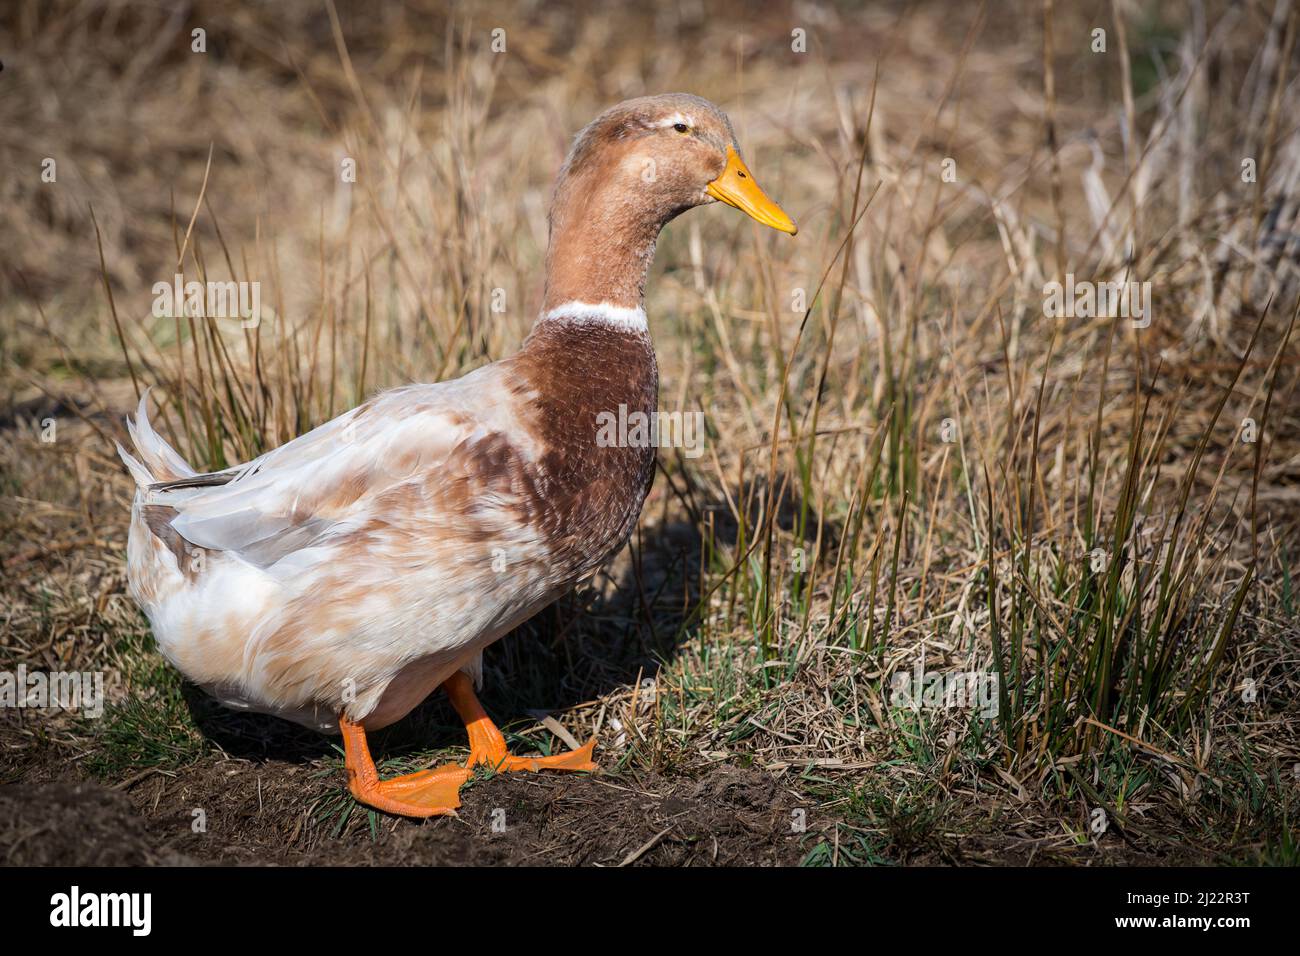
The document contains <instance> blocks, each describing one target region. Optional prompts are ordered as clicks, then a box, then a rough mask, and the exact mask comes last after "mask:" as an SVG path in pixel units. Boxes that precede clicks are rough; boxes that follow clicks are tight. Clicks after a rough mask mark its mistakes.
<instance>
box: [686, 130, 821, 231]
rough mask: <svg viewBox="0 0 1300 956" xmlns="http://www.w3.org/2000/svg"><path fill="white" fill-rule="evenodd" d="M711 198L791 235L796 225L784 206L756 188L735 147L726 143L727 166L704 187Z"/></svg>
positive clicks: (756, 185) (797, 229)
mask: <svg viewBox="0 0 1300 956" xmlns="http://www.w3.org/2000/svg"><path fill="white" fill-rule="evenodd" d="M705 192H707V193H708V194H709V195H710V196H712V197H713V198H714V199H720V200H722V201H723V202H725V203H726V204H727V205H728V206H735V207H736V208H737V209H739V210H740V211H741V212H743V213H744V214H745V215H747V216H749V217H750V218H752V219H754V220H756V221H757V222H761V223H762V224H763V225H765V226H771V227H772V228H773V229H779V230H781V231H782V232H788V233H789V234H790V235H792V236H793V235H794V234H795V233H797V232H798V231H799V227H798V226H796V225H795V224H794V220H793V219H791V218H790V217H789V216H787V215H786V214H785V210H784V209H782V208H781V207H780V206H778V205H777V204H776V203H774V202H772V200H770V199H768V198H767V193H765V192H763V190H761V189H759V188H758V183H756V182H754V176H753V174H751V173H750V171H749V169H748V167H746V166H745V163H744V161H743V160H742V159H741V158H740V156H739V155H738V154H737V153H736V150H735V149H734V148H733V147H731V146H728V147H727V167H726V168H725V169H724V170H723V171H722V175H721V176H719V177H718V178H717V179H715V180H714V181H713V182H711V183H709V185H708V186H707V187H705Z"/></svg>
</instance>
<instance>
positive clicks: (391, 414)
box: [118, 93, 798, 818]
mask: <svg viewBox="0 0 1300 956" xmlns="http://www.w3.org/2000/svg"><path fill="white" fill-rule="evenodd" d="M715 202H721V203H725V204H727V205H729V206H732V207H734V208H736V209H738V210H740V211H742V212H744V213H746V214H747V215H749V216H750V217H751V218H753V219H754V220H755V221H757V222H758V223H761V224H763V225H766V226H770V227H772V228H774V229H777V230H779V231H781V232H785V233H788V234H789V235H792V236H793V235H795V234H796V232H797V231H798V230H797V227H796V226H795V223H794V221H793V220H792V219H791V218H790V217H789V216H788V215H787V214H786V213H785V212H784V210H782V209H781V207H780V206H779V205H777V204H776V203H775V202H774V201H773V200H772V199H770V198H769V197H768V196H767V195H766V194H765V193H764V192H763V190H762V189H761V188H760V187H759V186H758V184H757V182H755V180H754V177H753V175H752V174H751V173H750V171H749V169H748V167H747V166H746V165H745V162H744V160H743V159H742V158H741V151H740V146H739V144H738V143H737V140H736V135H735V131H734V130H733V128H732V124H731V121H730V120H729V119H728V118H727V115H726V114H725V113H724V112H723V111H722V110H721V109H720V108H719V107H718V106H716V105H714V104H713V103H711V102H710V101H708V100H706V99H704V98H701V97H699V96H694V95H691V94H686V93H673V94H663V95H655V96H645V97H639V98H636V99H630V100H626V101H624V102H621V103H619V104H617V105H616V106H613V107H612V108H610V109H607V110H606V111H605V112H603V113H601V114H600V115H599V116H598V117H597V118H596V119H595V120H593V121H592V122H591V123H590V124H588V125H587V126H586V127H585V128H584V129H582V130H581V132H579V133H578V134H577V136H576V138H575V139H574V141H573V143H572V146H571V148H570V150H569V152H568V156H567V158H566V159H565V161H564V163H563V165H562V167H561V169H560V171H559V174H558V177H557V179H556V183H555V186H554V191H553V193H552V200H551V205H550V212H549V233H548V246H547V251H546V256H545V260H544V267H545V284H544V287H543V301H542V304H541V308H540V310H539V312H538V314H537V318H536V321H535V322H534V323H533V325H532V328H531V331H530V332H529V333H528V335H527V337H526V338H525V340H524V342H523V344H522V346H521V347H520V348H519V350H518V351H517V352H515V353H514V354H512V355H509V356H507V357H505V358H503V359H500V360H498V361H496V362H493V363H491V364H487V365H484V366H481V367H479V368H477V369H475V370H474V371H471V372H469V373H468V374H466V375H464V376H463V377H461V378H458V379H454V380H449V381H442V382H437V383H432V384H413V385H405V386H399V387H395V388H391V389H388V390H385V391H382V392H379V393H378V394H376V395H374V396H373V397H371V398H369V399H368V400H366V401H365V402H364V403H363V404H361V405H359V406H357V407H356V408H353V409H352V410H350V411H348V412H346V413H344V414H342V415H339V416H338V417H337V418H334V419H333V420H331V421H328V422H325V423H324V424H322V425H320V426H318V427H316V428H314V429H313V430H311V431H309V432H306V433H305V434H303V435H301V436H299V437H298V438H296V439H294V440H292V441H290V442H288V443H287V444H284V445H282V446H280V447H278V448H276V449H274V450H272V451H269V452H267V453H266V454H263V455H261V456H260V457H258V458H255V459H253V460H252V461H249V462H246V463H243V464H240V465H236V466H234V467H231V468H227V469H225V470H222V471H218V472H213V473H206V474H200V473H198V472H196V471H195V469H194V468H192V467H191V466H190V465H189V464H188V463H187V462H186V461H185V460H184V459H183V458H182V457H181V455H179V454H178V453H177V452H176V451H175V450H174V449H173V448H172V447H170V446H169V445H168V444H167V443H166V442H165V441H164V440H163V439H162V438H161V437H160V436H159V435H158V433H157V432H156V431H155V430H154V429H153V428H152V427H151V425H150V422H149V414H148V397H149V396H148V392H145V393H144V395H142V397H141V399H140V403H139V407H138V409H137V411H136V415H135V419H134V420H133V421H132V420H130V419H128V420H127V422H126V426H127V431H128V434H129V438H130V441H131V443H132V445H133V446H134V453H131V452H128V451H126V450H125V449H124V448H123V447H122V446H121V444H119V445H118V453H119V455H120V456H121V458H122V461H123V463H124V464H125V466H126V468H127V470H128V471H129V472H130V475H131V476H132V478H133V479H134V481H135V485H136V488H135V495H134V498H133V500H132V504H131V521H130V531H129V535H128V540H127V554H126V561H127V582H128V590H129V593H130V595H131V597H132V598H133V599H134V601H135V602H136V603H137V604H138V605H139V606H140V608H141V609H142V610H143V611H144V614H145V616H146V617H147V618H148V620H149V623H150V626H151V628H152V632H153V635H154V637H155V640H156V642H157V645H158V648H159V650H160V651H161V653H162V655H163V656H164V657H165V658H166V659H167V660H168V661H169V662H170V664H171V665H172V666H174V667H175V668H176V669H177V670H179V671H180V673H181V674H183V675H184V676H185V678H187V679H188V680H190V681H191V682H193V683H194V684H196V685H197V686H198V687H200V688H202V690H203V691H205V692H206V693H207V694H209V695H211V696H212V697H214V698H216V699H217V700H218V701H220V702H221V703H222V704H224V705H226V706H227V707H230V708H234V709H238V710H245V711H252V712H258V713H266V714H273V715H276V716H278V717H282V718H285V719H288V720H291V721H295V722H297V723H300V724H303V725H305V726H308V727H312V728H315V729H317V730H319V731H322V732H324V733H329V734H339V735H341V736H342V744H343V747H342V749H343V754H344V765H345V771H346V777H347V785H348V789H349V790H350V792H351V793H352V795H353V797H354V798H355V799H356V800H357V801H358V802H360V803H361V804H364V805H365V806H367V807H370V808H373V809H375V810H378V811H382V812H385V813H389V814H393V815H397V816H405V817H413V818H423V817H433V816H440V815H446V814H454V813H455V811H456V808H457V807H459V806H460V798H459V792H460V788H461V787H462V786H463V785H464V784H465V783H466V782H467V781H468V780H469V779H470V777H471V776H472V774H473V772H474V769H475V768H476V767H478V766H479V765H487V766H488V767H489V768H491V769H494V770H497V771H507V772H509V771H526V772H529V771H543V770H556V771H593V770H595V769H596V763H595V761H594V759H593V756H594V751H593V748H594V746H595V743H596V741H595V739H594V738H593V739H592V740H589V741H588V742H587V743H586V744H585V745H584V746H582V747H580V748H579V749H576V750H572V751H566V752H561V753H557V754H553V755H549V756H515V755H513V754H511V753H509V752H508V751H507V749H506V745H505V740H504V738H503V737H502V734H501V731H500V730H499V729H498V727H497V726H496V724H494V723H493V721H492V720H491V718H490V717H489V716H488V714H487V713H486V712H485V711H484V709H483V707H482V705H481V704H480V702H479V700H478V698H477V696H476V690H477V689H480V688H481V685H482V654H483V650H484V648H486V647H487V646H488V645H490V644H492V643H493V642H494V641H497V640H499V639H500V638H502V637H503V636H505V635H506V634H508V633H510V632H511V631H512V630H514V629H515V628H517V627H518V626H519V625H521V624H523V623H524V622H526V621H527V620H528V619H529V618H531V617H532V616H533V615H535V614H537V613H538V612H539V611H541V610H542V609H544V608H545V607H547V606H548V605H549V604H551V603H552V602H554V601H555V600H557V599H558V598H560V597H561V596H563V595H564V594H566V593H567V592H569V591H571V590H572V589H573V588H574V587H575V586H577V585H578V584H580V583H581V582H583V581H584V580H586V579H588V578H590V577H591V576H592V575H593V574H594V573H595V572H596V571H597V570H598V569H599V568H600V567H601V566H602V565H603V564H604V563H605V562H606V561H607V560H608V559H609V558H610V557H612V556H613V555H614V554H615V553H617V552H618V550H619V549H620V548H622V547H623V545H624V544H625V543H626V541H627V540H628V537H629V535H630V534H631V532H632V530H633V528H634V527H635V525H636V522H637V520H638V518H639V516H640V513H641V508H642V505H643V503H644V502H645V499H646V495H647V494H648V492H649V490H650V486H651V483H652V479H653V477H654V470H655V454H656V449H655V448H654V447H653V446H652V445H651V444H650V443H649V442H644V441H639V442H623V443H617V442H615V443H611V442H609V441H598V440H597V433H598V431H599V427H598V424H597V420H598V417H599V416H600V415H601V414H602V413H609V412H610V411H611V410H616V409H619V408H620V406H625V407H626V408H627V409H629V410H632V411H640V412H642V413H643V414H645V415H647V416H649V415H650V414H651V413H653V412H655V411H656V410H657V402H658V390H659V372H658V366H657V364H656V359H655V350H654V347H653V345H652V342H651V338H650V333H649V327H648V323H647V319H646V312H645V287H646V278H647V274H648V271H649V268H650V264H651V262H652V260H653V258H654V254H655V247H656V244H657V241H658V238H659V234H660V231H661V230H662V229H663V227H664V226H665V225H666V224H667V223H668V222H670V221H671V220H673V219H674V218H676V217H677V216H679V215H681V214H682V213H684V212H686V211H687V210H689V209H692V208H694V207H696V206H702V205H707V204H711V203H715ZM439 687H441V688H443V689H444V690H445V691H446V693H447V696H448V697H449V699H450V701H451V704H452V706H453V707H454V709H455V710H456V712H457V714H458V715H459V717H460V719H461V720H462V721H463V722H464V724H465V728H466V732H467V735H468V738H469V755H468V757H467V759H466V760H465V762H464V763H450V764H447V765H445V766H440V767H433V768H429V769H425V770H420V771H417V772H414V773H407V774H402V775H399V776H392V777H388V778H381V777H380V774H379V772H378V770H377V769H376V766H375V762H374V759H373V758H372V756H371V753H370V749H369V746H368V741H367V734H370V733H372V732H374V731H376V730H379V729H380V728H383V727H387V726H389V725H391V724H393V723H395V722H396V721H398V720H401V719H402V718H403V717H404V716H406V715H407V714H408V713H410V711H411V710H412V709H414V708H415V707H416V706H417V705H418V704H420V703H421V702H422V701H423V700H424V699H425V698H426V697H428V696H429V695H430V694H432V693H433V692H434V691H435V690H436V689H437V688H439Z"/></svg>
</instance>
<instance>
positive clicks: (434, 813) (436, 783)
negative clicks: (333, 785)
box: [339, 717, 472, 817]
mask: <svg viewBox="0 0 1300 956" xmlns="http://www.w3.org/2000/svg"><path fill="white" fill-rule="evenodd" d="M339 727H340V729H341V730H342V731H343V752H344V755H345V762H346V766H347V774H348V790H350V791H351V792H352V796H354V797H356V799H357V801H358V802H360V803H363V804H365V805H366V806H368V807H373V808H374V809H376V810H382V811H383V812H384V813H393V814H397V815H398V816H403V817H438V816H444V815H447V814H455V812H456V808H457V807H458V806H460V788H461V786H462V785H463V784H464V783H465V781H467V780H469V778H470V777H471V776H472V774H471V772H470V771H469V770H466V769H465V768H464V767H458V766H455V765H454V764H453V765H449V766H444V767H437V768H435V769H433V770H420V771H417V772H416V773H407V774H403V775H402V776H400V777H390V778H389V779H387V780H380V779H379V771H378V770H376V769H375V763H374V761H373V760H372V759H371V758H370V748H369V746H367V744H366V732H365V729H364V728H362V726H361V725H360V724H357V723H353V722H352V721H350V720H348V718H346V717H340V718H339Z"/></svg>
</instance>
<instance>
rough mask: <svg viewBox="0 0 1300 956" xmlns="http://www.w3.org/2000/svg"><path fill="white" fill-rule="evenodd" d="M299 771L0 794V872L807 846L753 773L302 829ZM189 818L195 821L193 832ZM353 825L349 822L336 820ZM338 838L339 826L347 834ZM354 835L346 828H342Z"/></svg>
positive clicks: (306, 802)
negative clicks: (423, 817) (199, 817)
mask: <svg viewBox="0 0 1300 956" xmlns="http://www.w3.org/2000/svg"><path fill="white" fill-rule="evenodd" d="M336 784H337V781H330V780H328V779H325V778H323V777H322V776H321V775H319V774H318V773H313V772H311V771H310V770H309V769H306V768H303V767H295V766H292V765H287V764H283V763H275V762H271V763H266V764H261V765H256V764H251V763H249V762H247V761H240V760H231V761H225V762H220V763H213V764H212V765H208V766H204V767H202V768H195V769H192V770H190V771H186V772H183V773H179V774H175V775H172V774H165V775H164V774H152V775H150V776H149V778H148V779H145V780H140V781H137V782H136V783H135V784H134V785H133V786H131V787H127V788H121V789H118V788H110V787H106V786H104V785H103V784H100V783H96V782H90V781H87V782H83V783H76V784H74V783H67V782H58V781H56V782H50V783H43V784H20V785H15V786H10V787H5V788H3V789H0V860H3V861H4V862H5V863H6V864H8V865H36V866H46V865H85V866H156V865H171V866H176V865H230V864H261V865H280V866H304V865H323V864H329V865H335V864H339V865H384V866H407V865H447V866H469V865H518V864H522V865H530V866H565V865H589V866H618V865H627V864H640V865H657V866H728V865H732V866H734V865H745V866H773V865H793V864H797V863H798V862H799V861H800V860H801V858H802V857H803V856H804V855H805V852H806V849H805V847H806V846H808V845H809V843H810V838H813V835H812V834H810V833H807V832H805V833H799V832H796V831H795V830H794V829H793V827H792V819H793V817H792V810H793V808H795V807H797V806H799V801H797V799H796V798H794V797H793V796H792V795H791V794H789V793H788V792H786V791H784V790H783V788H781V787H779V786H778V785H777V783H776V781H775V780H774V779H773V778H772V777H770V776H768V775H765V774H762V773H759V772H756V771H747V770H737V769H733V768H720V769H719V770H717V771H716V772H714V773H711V774H708V775H706V776H704V777H701V778H697V779H693V780H675V781H674V780H666V779H664V778H660V777H650V778H648V779H645V780H641V781H638V782H637V783H636V784H630V783H624V782H619V783H614V782H609V781H606V780H603V779H600V778H598V777H582V778H578V777H559V776H534V775H498V776H496V777H494V778H492V779H490V780H483V781H480V782H477V783H475V784H474V785H473V786H471V787H469V788H468V789H467V790H466V792H465V794H464V796H463V798H462V799H463V804H462V806H461V808H460V811H459V813H458V815H457V816H455V817H444V818H439V819H433V820H429V821H420V822H416V821H409V820H395V819H391V818H379V819H378V820H377V821H376V823H375V824H374V826H373V828H372V827H371V825H370V824H369V823H368V822H367V821H366V819H365V817H366V815H365V813H364V812H363V811H362V810H361V808H356V809H355V810H354V811H353V813H351V814H348V815H347V816H345V818H344V819H343V820H342V821H341V822H342V824H343V827H344V830H345V832H344V833H343V834H342V835H335V834H333V833H331V830H335V829H337V827H338V826H339V823H337V822H335V821H333V820H331V821H330V823H329V825H328V826H322V825H318V824H314V823H313V820H312V807H313V806H318V805H319V803H320V802H321V801H323V800H325V799H327V798H328V797H329V796H330V794H331V791H333V790H335V789H336ZM190 807H196V808H197V807H204V808H207V809H206V819H205V820H204V821H203V825H204V826H205V827H206V832H197V828H198V826H199V824H198V823H196V817H195V816H194V814H193V811H191V810H189V809H188V808H190ZM353 817H355V820H354V819H351V818H353ZM349 823H352V824H353V825H351V826H348V824H349ZM357 824H360V825H357Z"/></svg>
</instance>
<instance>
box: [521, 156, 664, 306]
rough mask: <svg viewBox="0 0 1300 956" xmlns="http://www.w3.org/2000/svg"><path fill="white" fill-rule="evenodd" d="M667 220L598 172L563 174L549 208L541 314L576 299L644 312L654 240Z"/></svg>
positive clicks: (632, 192) (636, 194) (639, 198)
mask: <svg viewBox="0 0 1300 956" xmlns="http://www.w3.org/2000/svg"><path fill="white" fill-rule="evenodd" d="M638 200H639V201H638ZM669 218H671V215H670V214H667V213H666V211H662V210H659V209H654V208H647V204H646V203H645V201H644V199H643V198H642V195H641V194H638V193H637V192H635V191H633V190H628V189H627V188H626V187H625V186H623V185H622V184H621V183H619V182H618V181H617V180H616V179H615V180H613V181H611V179H610V178H607V177H602V176H601V175H600V171H599V170H592V171H591V172H588V173H585V174H583V173H576V172H575V173H572V174H570V175H566V176H564V177H563V178H562V179H561V181H560V183H559V184H558V185H557V187H556V190H555V201H554V202H553V204H552V206H551V236H550V246H549V247H548V249H547V251H546V295H545V298H544V300H543V303H542V312H543V314H545V313H546V312H549V311H550V310H551V309H554V308H556V307H557V306H560V305H564V304H565V303H568V302H575V301H576V302H585V303H588V304H590V305H596V304H599V303H602V302H603V303H608V304H609V305H616V306H622V307H624V308H632V309H635V308H641V307H642V303H643V299H644V297H645V282H646V273H647V272H648V271H649V269H650V263H651V262H652V261H653V260H654V254H655V242H656V241H657V240H658V238H659V231H660V229H662V228H663V224H664V223H665V222H666V221H667V220H668V219H669Z"/></svg>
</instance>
